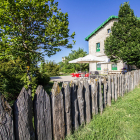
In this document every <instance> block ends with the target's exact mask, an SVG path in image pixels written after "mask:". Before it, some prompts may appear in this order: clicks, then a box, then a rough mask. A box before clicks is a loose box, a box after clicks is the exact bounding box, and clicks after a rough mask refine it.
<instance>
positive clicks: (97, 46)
mask: <svg viewBox="0 0 140 140" xmlns="http://www.w3.org/2000/svg"><path fill="white" fill-rule="evenodd" d="M99 51H100V43H96V52H99Z"/></svg>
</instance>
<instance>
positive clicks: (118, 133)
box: [66, 87, 140, 140]
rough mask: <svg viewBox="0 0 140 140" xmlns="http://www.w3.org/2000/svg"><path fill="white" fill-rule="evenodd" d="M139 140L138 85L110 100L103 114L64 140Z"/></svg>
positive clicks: (139, 106)
mask: <svg viewBox="0 0 140 140" xmlns="http://www.w3.org/2000/svg"><path fill="white" fill-rule="evenodd" d="M93 139H94V140H96V139H98V140H140V87H137V88H136V89H134V90H133V91H132V92H129V93H127V94H125V95H124V97H120V98H118V100H117V101H116V102H112V106H111V107H106V108H105V110H104V112H103V114H102V115H100V114H98V115H95V116H94V117H93V119H92V121H91V122H90V123H89V124H87V125H86V126H83V127H80V128H79V130H78V131H75V133H74V134H73V135H71V136H69V137H67V138H66V140H93Z"/></svg>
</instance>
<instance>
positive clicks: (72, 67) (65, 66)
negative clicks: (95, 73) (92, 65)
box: [59, 48, 89, 73]
mask: <svg viewBox="0 0 140 140" xmlns="http://www.w3.org/2000/svg"><path fill="white" fill-rule="evenodd" d="M71 51H72V52H71V53H69V55H68V56H67V57H65V59H66V60H65V61H64V62H59V65H60V71H61V72H65V73H71V72H75V71H80V70H86V71H87V70H88V69H89V64H87V63H85V64H78V63H69V61H71V60H74V59H77V58H79V57H84V56H86V55H87V52H85V51H84V50H83V49H80V48H79V49H78V50H77V51H76V50H71Z"/></svg>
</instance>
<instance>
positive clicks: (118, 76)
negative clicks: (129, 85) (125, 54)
mask: <svg viewBox="0 0 140 140" xmlns="http://www.w3.org/2000/svg"><path fill="white" fill-rule="evenodd" d="M117 78H118V97H119V96H120V75H119V74H118V75H117Z"/></svg>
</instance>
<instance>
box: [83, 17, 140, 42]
mask: <svg viewBox="0 0 140 140" xmlns="http://www.w3.org/2000/svg"><path fill="white" fill-rule="evenodd" d="M117 18H118V16H113V15H112V16H110V17H109V18H108V19H107V20H106V21H105V22H103V23H102V24H101V25H100V26H99V27H98V28H96V29H95V30H94V31H93V32H92V33H91V34H90V35H88V36H87V37H86V38H85V41H88V40H89V38H90V37H91V36H92V35H94V34H95V33H96V32H97V31H98V30H99V29H101V28H102V27H103V26H104V25H105V24H106V23H107V22H109V21H110V20H111V19H117ZM137 19H138V20H140V17H137Z"/></svg>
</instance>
